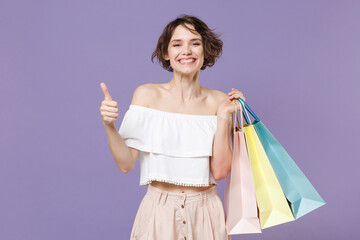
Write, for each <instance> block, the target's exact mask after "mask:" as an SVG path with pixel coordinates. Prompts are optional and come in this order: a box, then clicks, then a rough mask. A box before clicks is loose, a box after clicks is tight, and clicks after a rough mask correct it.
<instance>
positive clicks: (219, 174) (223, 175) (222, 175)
mask: <svg viewBox="0 0 360 240" xmlns="http://www.w3.org/2000/svg"><path fill="white" fill-rule="evenodd" d="M229 172H230V169H228V170H225V171H222V172H220V171H217V172H214V173H213V177H214V179H215V180H216V181H219V180H221V179H224V178H226V177H227V175H228V174H229Z"/></svg>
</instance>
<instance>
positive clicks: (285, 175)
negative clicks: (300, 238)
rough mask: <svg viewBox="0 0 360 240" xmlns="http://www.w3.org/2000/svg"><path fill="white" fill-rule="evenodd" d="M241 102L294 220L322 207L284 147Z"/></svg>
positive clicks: (311, 187) (309, 184) (318, 196)
mask: <svg viewBox="0 0 360 240" xmlns="http://www.w3.org/2000/svg"><path fill="white" fill-rule="evenodd" d="M241 102H242V103H244V104H245V107H246V109H247V110H248V111H249V112H250V114H251V115H252V116H253V117H254V119H255V120H254V122H253V124H252V125H253V126H254V127H255V131H256V133H257V135H258V137H259V139H260V141H261V144H262V146H263V147H264V150H265V152H266V155H267V156H268V158H269V161H270V163H271V166H272V168H273V169H274V172H275V174H276V176H277V179H278V180H279V183H280V185H281V187H282V189H283V191H284V193H285V196H286V198H287V200H288V201H289V202H290V206H291V210H292V212H293V215H294V217H295V219H298V218H300V217H302V216H304V215H305V214H307V213H309V212H311V211H313V210H315V209H317V208H319V207H321V206H323V205H324V204H325V202H324V200H323V199H322V198H321V196H320V195H319V193H318V192H317V191H316V190H315V188H314V186H313V185H312V184H311V183H310V181H309V180H308V178H307V177H306V176H305V174H304V173H303V172H302V171H301V170H300V168H299V167H298V166H297V165H296V163H295V162H294V160H293V159H292V158H291V157H290V155H289V154H288V153H287V151H286V150H285V149H284V147H283V146H282V145H281V144H280V143H279V142H278V141H277V140H276V138H275V137H274V136H273V135H272V134H271V132H270V131H269V130H268V128H267V127H266V126H265V125H264V124H263V123H262V122H261V121H260V119H259V117H258V116H257V115H256V114H255V113H254V111H253V110H252V109H251V108H250V107H249V105H248V104H247V103H246V102H245V101H243V100H242V99H241Z"/></svg>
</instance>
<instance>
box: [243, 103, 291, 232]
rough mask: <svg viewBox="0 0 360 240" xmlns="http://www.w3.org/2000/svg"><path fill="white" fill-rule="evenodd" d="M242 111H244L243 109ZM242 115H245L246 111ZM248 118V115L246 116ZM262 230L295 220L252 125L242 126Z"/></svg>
mask: <svg viewBox="0 0 360 240" xmlns="http://www.w3.org/2000/svg"><path fill="white" fill-rule="evenodd" d="M243 109H245V108H244V107H243ZM244 113H245V114H246V115H247V112H246V110H244ZM247 116H248V115H247ZM243 128H244V132H245V140H246V146H247V151H248V155H249V160H250V166H251V171H252V176H253V180H254V185H255V193H256V201H257V205H258V208H259V219H260V226H261V228H262V229H264V228H268V227H272V226H275V225H279V224H282V223H286V222H290V221H293V220H295V218H294V216H293V214H292V212H291V208H290V206H289V204H288V202H287V200H286V197H285V195H284V192H283V190H282V188H281V186H280V183H279V181H278V180H277V178H276V175H275V172H274V170H273V169H272V166H271V164H270V161H269V159H268V157H267V155H266V153H265V150H264V148H263V146H262V144H261V142H260V139H259V137H258V136H257V134H256V131H255V129H254V126H253V125H252V124H250V125H249V124H245V125H244V126H243Z"/></svg>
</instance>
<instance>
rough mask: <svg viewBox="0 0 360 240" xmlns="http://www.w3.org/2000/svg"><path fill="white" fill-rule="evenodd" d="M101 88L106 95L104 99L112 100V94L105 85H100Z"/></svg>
mask: <svg viewBox="0 0 360 240" xmlns="http://www.w3.org/2000/svg"><path fill="white" fill-rule="evenodd" d="M100 86H101V90H102V91H103V93H104V97H105V100H110V101H111V100H112V98H111V96H110V93H109V90H108V89H107V87H106V85H105V83H103V82H102V83H100Z"/></svg>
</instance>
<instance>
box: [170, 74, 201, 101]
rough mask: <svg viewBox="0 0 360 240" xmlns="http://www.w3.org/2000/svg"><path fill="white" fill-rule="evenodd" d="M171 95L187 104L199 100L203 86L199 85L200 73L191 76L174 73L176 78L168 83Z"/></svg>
mask: <svg viewBox="0 0 360 240" xmlns="http://www.w3.org/2000/svg"><path fill="white" fill-rule="evenodd" d="M168 87H169V91H170V92H171V94H172V95H173V96H174V97H175V98H177V99H179V101H181V102H182V103H186V102H189V101H192V100H194V99H196V98H198V97H199V96H200V95H201V88H202V87H201V85H200V83H199V72H196V73H195V74H191V75H184V74H179V73H176V72H175V71H174V76H173V78H172V79H171V81H170V82H169V83H168Z"/></svg>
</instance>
